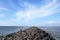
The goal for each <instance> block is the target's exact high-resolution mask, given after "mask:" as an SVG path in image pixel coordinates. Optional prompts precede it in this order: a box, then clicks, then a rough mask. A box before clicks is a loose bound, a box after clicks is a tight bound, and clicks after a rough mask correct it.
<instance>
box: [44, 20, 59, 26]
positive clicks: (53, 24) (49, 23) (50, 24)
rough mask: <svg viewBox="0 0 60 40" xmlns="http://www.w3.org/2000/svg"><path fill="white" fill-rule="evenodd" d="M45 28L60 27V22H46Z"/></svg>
mask: <svg viewBox="0 0 60 40" xmlns="http://www.w3.org/2000/svg"><path fill="white" fill-rule="evenodd" d="M43 26H60V21H46V22H44V23H43Z"/></svg>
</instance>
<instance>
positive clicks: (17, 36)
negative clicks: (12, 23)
mask: <svg viewBox="0 0 60 40" xmlns="http://www.w3.org/2000/svg"><path fill="white" fill-rule="evenodd" d="M0 40H56V39H53V37H52V36H51V35H49V34H48V33H47V32H45V31H43V30H42V29H39V28H37V27H31V28H28V29H25V30H20V31H18V32H15V33H11V34H8V35H6V36H5V37H3V39H1V38H0Z"/></svg>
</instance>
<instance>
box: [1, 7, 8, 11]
mask: <svg viewBox="0 0 60 40" xmlns="http://www.w3.org/2000/svg"><path fill="white" fill-rule="evenodd" d="M0 10H4V11H9V9H7V8H4V7H0Z"/></svg>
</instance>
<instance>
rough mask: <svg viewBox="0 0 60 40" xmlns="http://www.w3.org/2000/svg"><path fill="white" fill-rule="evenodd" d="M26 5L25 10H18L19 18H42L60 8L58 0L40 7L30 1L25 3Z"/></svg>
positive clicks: (17, 15) (27, 19)
mask: <svg viewBox="0 0 60 40" xmlns="http://www.w3.org/2000/svg"><path fill="white" fill-rule="evenodd" d="M24 6H25V7H26V8H25V10H23V11H20V10H19V11H18V12H17V13H16V17H17V19H18V20H20V21H21V20H24V21H29V20H32V19H35V18H42V17H46V16H49V15H51V14H54V13H56V12H57V10H56V8H58V6H59V5H58V4H57V0H52V2H51V3H49V4H47V5H45V6H42V7H40V8H38V6H36V5H33V4H30V3H28V2H25V3H24Z"/></svg>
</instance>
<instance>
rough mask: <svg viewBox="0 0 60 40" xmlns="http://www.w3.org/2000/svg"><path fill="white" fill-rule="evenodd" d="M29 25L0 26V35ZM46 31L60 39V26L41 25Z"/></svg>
mask: <svg viewBox="0 0 60 40" xmlns="http://www.w3.org/2000/svg"><path fill="white" fill-rule="evenodd" d="M26 28H28V27H19V26H0V35H7V34H10V33H13V32H17V31H18V30H20V29H26ZM39 28H41V29H43V30H45V31H46V32H48V33H50V34H51V35H52V36H53V37H54V38H56V39H57V40H59V39H60V27H39Z"/></svg>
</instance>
